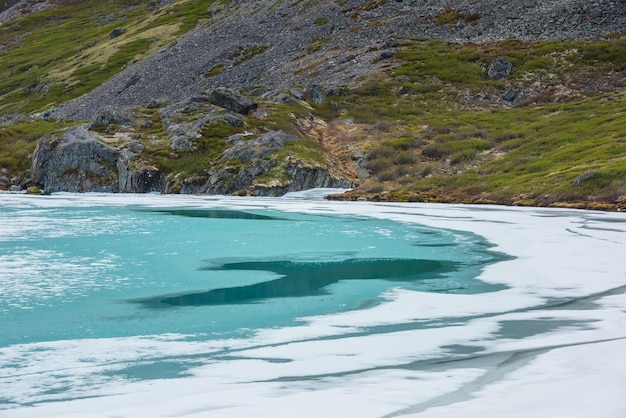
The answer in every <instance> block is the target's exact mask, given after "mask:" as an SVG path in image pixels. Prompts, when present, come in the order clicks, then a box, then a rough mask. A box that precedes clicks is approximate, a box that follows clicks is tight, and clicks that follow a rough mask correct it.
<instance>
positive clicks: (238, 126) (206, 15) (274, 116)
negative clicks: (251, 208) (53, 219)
mask: <svg viewBox="0 0 626 418" xmlns="http://www.w3.org/2000/svg"><path fill="white" fill-rule="evenodd" d="M0 7H1V8H0V11H1V12H0V22H1V23H2V26H0V60H1V61H2V62H3V64H5V65H3V68H1V69H0V95H1V97H2V98H3V99H2V101H1V102H0V124H1V125H0V128H1V130H0V141H1V142H0V168H2V169H3V170H4V173H5V175H4V177H0V187H3V186H2V185H4V187H6V188H13V189H14V190H17V189H18V188H19V189H22V188H25V187H28V186H31V185H33V186H35V185H36V186H38V187H40V188H43V189H44V190H45V191H47V192H54V191H59V190H72V191H87V190H102V191H128V192H146V191H160V192H168V193H175V192H180V193H220V194H222V193H226V194H232V193H235V194H261V195H279V194H282V193H284V192H286V191H291V190H298V189H303V188H308V187H356V189H355V191H353V192H352V194H347V195H344V196H341V197H340V198H368V199H380V200H426V201H469V202H497V203H505V204H535V205H537V204H539V205H571V206H575V207H599V208H605V209H611V208H612V209H615V208H620V207H623V206H624V205H625V204H626V201H625V200H626V199H625V197H624V196H626V163H625V161H624V156H625V155H626V145H625V136H626V114H625V113H624V110H626V109H625V107H626V105H625V101H624V100H625V95H624V86H625V85H626V81H625V80H626V79H625V74H626V58H625V56H626V45H625V44H626V40H625V38H624V34H625V33H626V1H625V0H616V1H595V2H594V1H590V2H580V1H578V0H566V1H535V0H524V1H516V2H511V1H504V0H494V1H489V2H481V1H454V2H452V1H446V0H426V1H400V0H394V1H386V0H370V1H339V0H335V1H330V0H328V1H324V0H323V1H315V2H313V1H302V0H299V1H297V0H291V1H282V0H273V1H270V0H262V1H257V2H252V3H251V2H241V1H235V0H233V1H209V0H204V1H201V0H179V1H172V0H162V1H157V0H148V1H140V0H135V1H111V2H108V3H107V4H106V5H103V4H102V3H101V2H96V1H78V0H73V1H71V0H63V1H62V0H56V1H55V0H49V1H45V2H38V1H29V0H26V1H10V2H4V5H3V6H2V5H1V4H0ZM557 127H558V129H556V128H557ZM37 142H38V146H37V149H35V144H36V143H37ZM31 158H32V161H33V163H32V169H29V167H30V165H31V163H30V161H31ZM24 161H27V162H28V164H25V163H24ZM3 179H4V180H3Z"/></svg>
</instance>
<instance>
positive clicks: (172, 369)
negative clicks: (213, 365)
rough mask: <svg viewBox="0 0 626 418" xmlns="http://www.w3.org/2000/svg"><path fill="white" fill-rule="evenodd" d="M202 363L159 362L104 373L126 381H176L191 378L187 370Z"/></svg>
mask: <svg viewBox="0 0 626 418" xmlns="http://www.w3.org/2000/svg"><path fill="white" fill-rule="evenodd" d="M201 364H202V363H184V362H180V361H179V362H176V361H160V362H152V363H142V364H135V365H132V366H129V367H126V368H124V369H122V370H116V371H114V372H108V373H104V374H105V375H110V376H120V375H121V376H124V377H126V378H128V379H139V380H152V379H177V378H181V377H187V376H191V374H190V373H189V370H191V369H192V368H194V367H197V366H199V365H201Z"/></svg>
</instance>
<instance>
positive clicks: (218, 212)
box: [149, 209, 281, 221]
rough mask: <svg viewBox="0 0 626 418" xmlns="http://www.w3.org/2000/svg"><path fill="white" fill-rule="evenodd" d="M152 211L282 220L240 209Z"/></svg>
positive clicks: (220, 217) (207, 216) (191, 215)
mask: <svg viewBox="0 0 626 418" xmlns="http://www.w3.org/2000/svg"><path fill="white" fill-rule="evenodd" d="M149 212H152V213H161V214H165V215H174V216H186V217H188V218H209V219H248V220H254V221H272V220H274V221H275V220H280V219H281V218H277V217H274V216H267V215H260V214H256V213H250V212H242V211H238V210H230V209H229V210H223V209H158V210H150V211H149Z"/></svg>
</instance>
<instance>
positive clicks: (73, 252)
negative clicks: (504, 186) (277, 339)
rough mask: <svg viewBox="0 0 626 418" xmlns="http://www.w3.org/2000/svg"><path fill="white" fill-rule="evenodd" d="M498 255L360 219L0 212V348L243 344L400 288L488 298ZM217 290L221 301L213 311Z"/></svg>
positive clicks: (190, 211)
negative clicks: (84, 343) (483, 277)
mask: <svg viewBox="0 0 626 418" xmlns="http://www.w3.org/2000/svg"><path fill="white" fill-rule="evenodd" d="M500 259H501V255H499V254H497V253H493V252H491V251H489V245H488V243H486V242H485V241H484V240H483V239H482V238H480V237H477V236H475V235H473V234H469V233H462V232H456V231H449V230H439V229H434V228H428V227H424V226H420V225H417V224H408V223H399V222H393V221H388V220H377V219H371V218H365V217H339V216H320V215H306V214H297V213H282V212H276V211H268V210H240V209H238V210H231V209H229V208H202V207H200V208H198V207H194V208H191V207H190V208H175V209H172V208H167V207H161V208H154V207H150V208H148V207H142V206H94V207H88V206H80V207H78V206H74V207H73V206H71V202H70V203H68V206H59V205H55V206H50V207H45V205H44V206H38V207H23V206H22V207H17V206H15V207H12V206H11V204H10V203H9V204H3V205H2V211H1V212H0V286H1V288H2V291H1V292H0V317H1V318H2V333H0V347H1V346H7V345H10V344H15V343H31V342H40V341H56V340H69V339H84V338H105V337H127V336H137V335H154V334H167V333H179V334H194V335H198V336H201V337H199V338H225V337H242V336H246V335H247V334H248V333H250V332H253V331H254V330H257V329H260V328H273V327H282V326H289V325H296V324H297V323H298V321H300V320H301V318H303V317H306V316H310V315H324V314H331V313H336V312H341V311H346V310H353V309H365V308H367V307H370V306H373V305H375V304H377V303H379V302H380V301H381V300H382V298H383V296H384V293H385V292H386V291H388V290H389V289H392V288H398V287H400V288H405V289H410V290H419V291H427V292H456V293H477V292H486V291H492V290H495V287H493V286H490V285H487V284H485V283H482V282H480V281H478V280H477V279H476V276H477V275H478V274H479V272H480V270H481V269H482V268H484V266H485V265H486V264H488V263H492V262H496V261H498V260H500ZM355 272H356V273H355ZM305 281H306V282H307V283H304V282H305ZM305 284H306V285H305ZM285 286H289V288H288V289H286V288H285ZM259 289H260V290H259ZM198 295H212V296H211V297H208V298H207V297H205V298H204V299H202V298H201V297H200V298H199V297H198ZM215 295H227V296H219V297H220V298H221V299H219V301H218V303H214V302H215V300H216V299H215ZM228 295H230V296H231V297H228ZM233 295H234V296H233ZM241 295H244V296H241ZM246 295H247V296H246ZM250 295H252V296H250ZM190 300H192V301H194V302H193V303H182V302H181V303H173V302H172V301H190ZM198 301H199V302H198ZM211 301H213V302H211Z"/></svg>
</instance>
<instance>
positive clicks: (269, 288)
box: [159, 258, 457, 306]
mask: <svg viewBox="0 0 626 418" xmlns="http://www.w3.org/2000/svg"><path fill="white" fill-rule="evenodd" d="M456 269H457V266H456V264H455V263H452V262H446V261H437V260H413V259H394V258H355V259H349V260H343V261H328V262H293V261H250V262H239V263H226V264H223V265H221V266H218V267H211V268H207V269H205V270H231V271H232V270H246V271H269V272H273V273H276V274H279V275H280V276H281V277H280V278H278V279H275V280H270V281H266V282H262V283H255V284H252V285H248V286H240V287H227V288H221V289H213V290H209V291H207V292H200V293H190V294H185V295H179V296H173V297H165V298H159V302H161V303H166V304H169V305H175V306H198V305H222V304H236V303H246V302H253V301H258V300H261V299H268V298H282V297H290V296H309V295H312V294H316V293H318V292H319V291H320V290H321V289H323V288H324V287H326V286H328V285H330V284H333V283H337V282H339V281H340V280H367V279H384V280H392V281H409V280H416V279H426V278H428V279H433V278H435V277H436V275H438V274H441V273H447V272H451V271H454V270H456Z"/></svg>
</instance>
